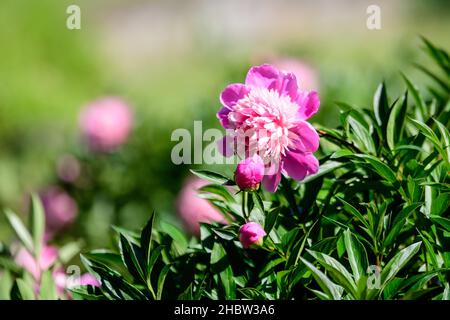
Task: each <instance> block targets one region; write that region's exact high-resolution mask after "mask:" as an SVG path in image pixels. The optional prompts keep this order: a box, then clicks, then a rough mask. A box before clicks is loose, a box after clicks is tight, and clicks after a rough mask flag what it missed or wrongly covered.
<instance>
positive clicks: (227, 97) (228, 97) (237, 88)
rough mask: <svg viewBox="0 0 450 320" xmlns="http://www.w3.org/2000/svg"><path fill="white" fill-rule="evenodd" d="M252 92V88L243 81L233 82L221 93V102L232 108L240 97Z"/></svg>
mask: <svg viewBox="0 0 450 320" xmlns="http://www.w3.org/2000/svg"><path fill="white" fill-rule="evenodd" d="M249 92H250V89H249V88H247V87H246V86H245V84H242V83H233V84H230V85H228V86H227V87H226V88H225V89H224V90H223V91H222V93H221V94H220V102H221V103H222V105H223V106H224V107H228V108H229V109H232V108H233V106H234V105H235V104H236V102H238V101H239V100H240V99H242V98H244V97H245V95H247V94H248V93H249Z"/></svg>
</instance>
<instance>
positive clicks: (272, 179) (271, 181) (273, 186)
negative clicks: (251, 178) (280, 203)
mask: <svg viewBox="0 0 450 320" xmlns="http://www.w3.org/2000/svg"><path fill="white" fill-rule="evenodd" d="M280 181H281V173H277V174H273V175H266V176H264V179H263V185H264V188H266V190H267V191H269V192H275V191H277V188H278V185H279V184H280Z"/></svg>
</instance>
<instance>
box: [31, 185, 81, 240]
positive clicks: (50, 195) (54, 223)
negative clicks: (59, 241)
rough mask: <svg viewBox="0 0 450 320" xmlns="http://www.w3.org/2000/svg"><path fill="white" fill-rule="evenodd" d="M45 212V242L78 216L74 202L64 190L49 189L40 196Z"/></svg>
mask: <svg viewBox="0 0 450 320" xmlns="http://www.w3.org/2000/svg"><path fill="white" fill-rule="evenodd" d="M40 197H41V200H42V205H43V206H44V210H45V222H46V230H45V231H46V240H48V239H50V238H52V237H53V235H54V234H55V233H57V232H59V231H61V230H63V229H65V228H67V227H68V226H70V225H71V224H72V223H73V222H74V221H75V218H76V216H77V214H78V208H77V204H76V202H75V200H73V199H72V197H71V196H70V195H68V194H67V193H66V192H65V191H64V190H62V189H60V188H58V187H50V188H48V189H47V190H45V191H44V192H42V193H41V195H40Z"/></svg>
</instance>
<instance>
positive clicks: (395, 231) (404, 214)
mask: <svg viewBox="0 0 450 320" xmlns="http://www.w3.org/2000/svg"><path fill="white" fill-rule="evenodd" d="M422 204H423V203H422V202H418V203H413V204H410V205H409V206H406V207H405V208H403V209H402V210H401V211H400V212H399V213H398V214H397V215H396V216H395V218H394V221H393V222H392V227H391V228H390V231H389V233H388V234H387V236H386V238H385V239H384V246H385V247H388V246H390V245H391V244H392V243H393V242H394V240H395V239H396V238H397V236H398V235H399V234H400V232H401V231H402V229H403V227H404V226H405V221H406V219H407V218H408V217H409V216H410V215H411V213H412V212H414V210H416V209H417V208H419V207H420V206H421V205H422Z"/></svg>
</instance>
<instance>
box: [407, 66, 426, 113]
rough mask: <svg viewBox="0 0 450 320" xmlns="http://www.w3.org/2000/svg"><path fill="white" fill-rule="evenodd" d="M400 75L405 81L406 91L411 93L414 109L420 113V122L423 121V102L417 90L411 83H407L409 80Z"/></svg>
mask: <svg viewBox="0 0 450 320" xmlns="http://www.w3.org/2000/svg"><path fill="white" fill-rule="evenodd" d="M401 75H402V77H403V79H404V80H405V83H406V86H407V87H408V90H409V92H410V93H411V95H412V97H413V99H414V102H415V103H416V107H417V108H418V110H419V111H420V120H422V121H423V120H424V119H425V117H426V115H427V112H426V110H427V108H426V105H425V101H424V100H423V98H422V95H421V93H420V91H419V89H417V87H416V86H415V85H414V84H413V83H412V82H411V81H409V79H408V78H407V77H406V76H405V75H404V74H403V73H401Z"/></svg>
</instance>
